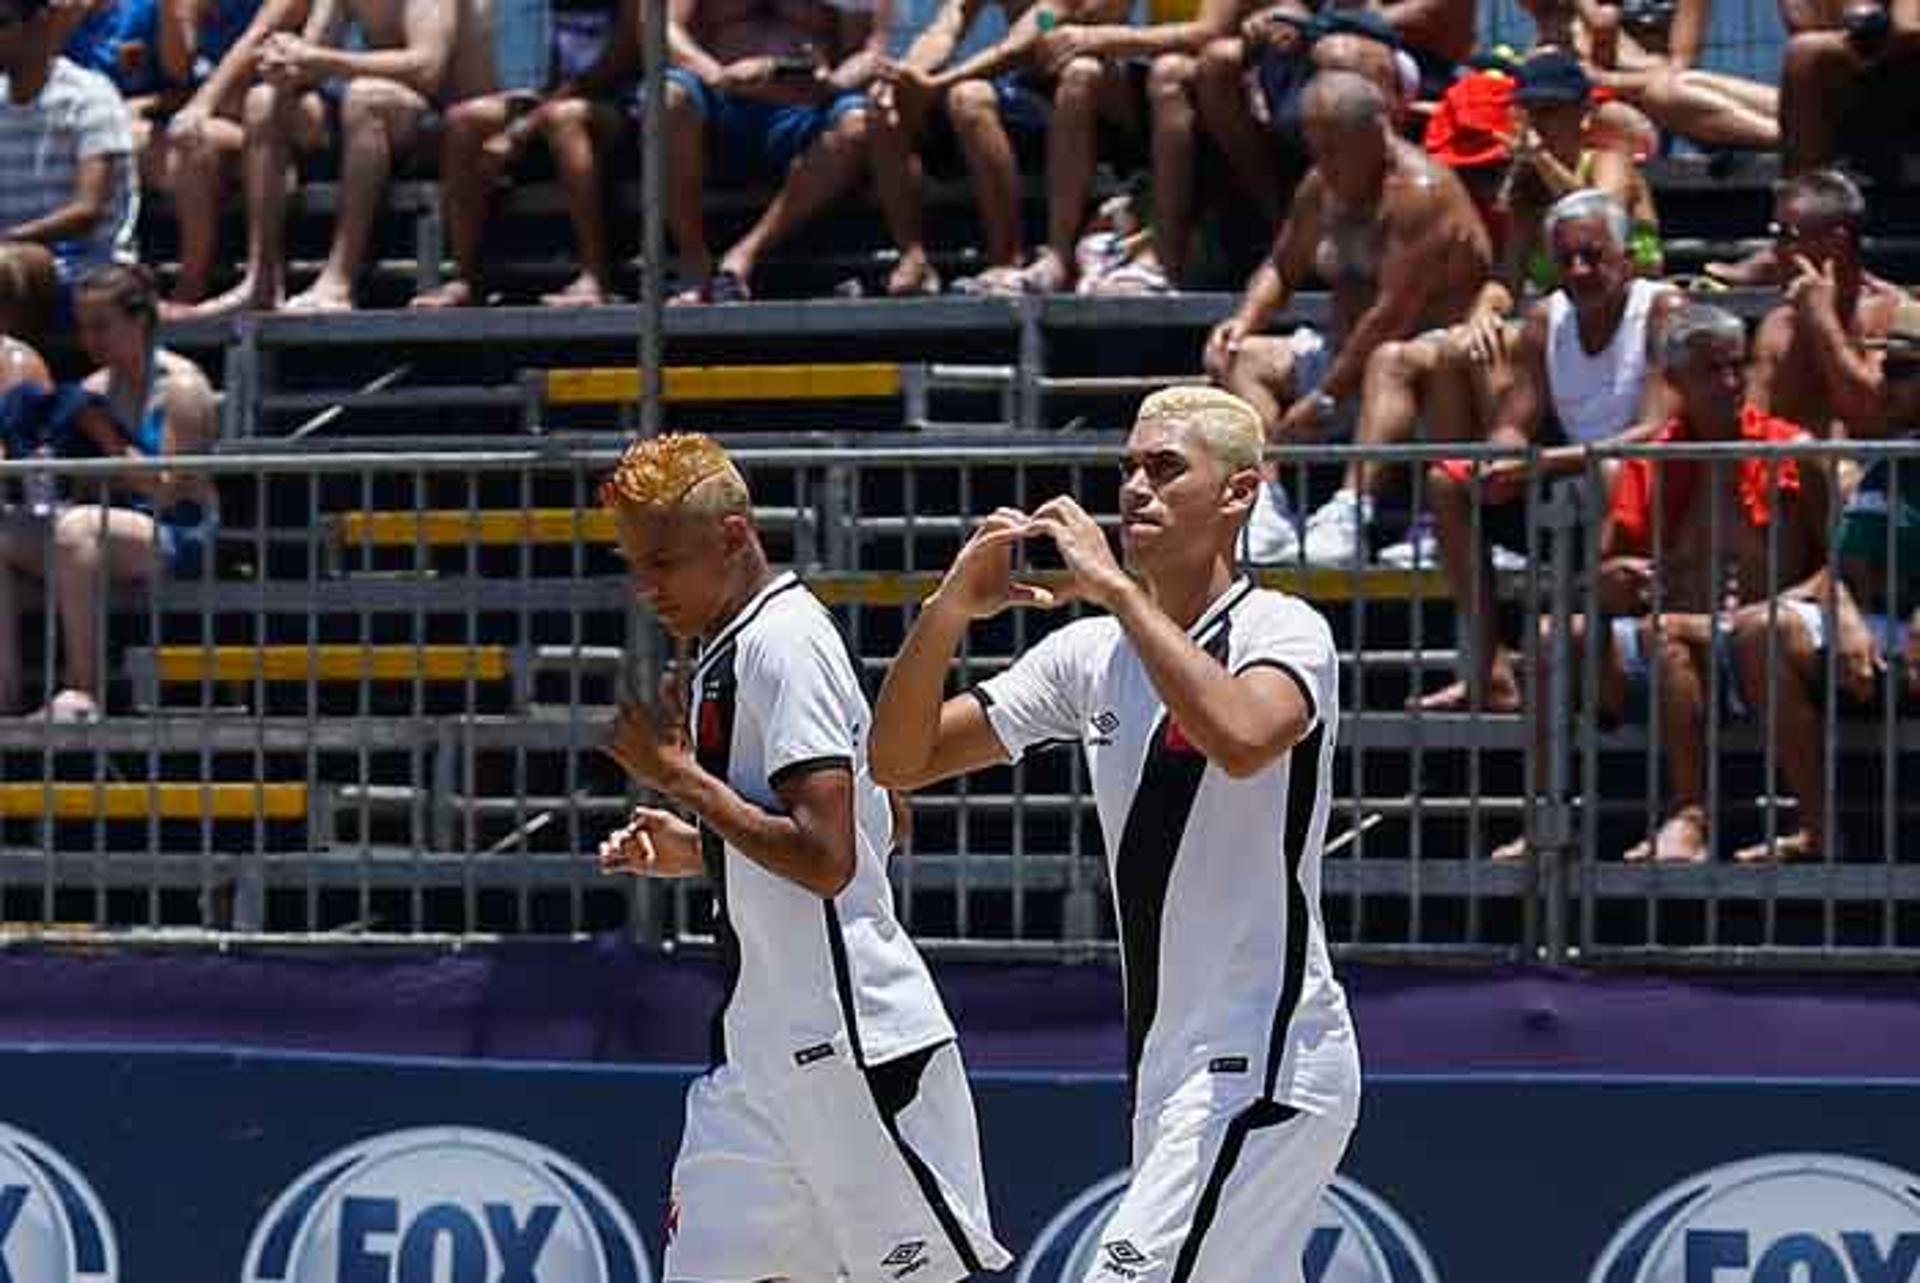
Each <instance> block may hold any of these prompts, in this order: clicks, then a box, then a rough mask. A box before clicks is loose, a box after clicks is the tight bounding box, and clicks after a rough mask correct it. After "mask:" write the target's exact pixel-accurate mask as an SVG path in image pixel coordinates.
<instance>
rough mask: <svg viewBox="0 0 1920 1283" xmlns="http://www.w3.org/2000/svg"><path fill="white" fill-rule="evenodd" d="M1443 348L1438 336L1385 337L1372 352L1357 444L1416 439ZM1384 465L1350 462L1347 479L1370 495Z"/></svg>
mask: <svg viewBox="0 0 1920 1283" xmlns="http://www.w3.org/2000/svg"><path fill="white" fill-rule="evenodd" d="M1443 357H1444V353H1443V352H1442V351H1441V344H1440V342H1439V340H1436V339H1431V338H1418V339H1408V340H1405V341H1402V342H1388V343H1382V344H1381V345H1380V346H1379V347H1377V348H1375V349H1374V351H1373V355H1372V356H1370V357H1368V358H1367V369H1366V374H1365V375H1364V376H1363V380H1362V382H1361V388H1360V419H1359V422H1358V423H1357V424H1356V425H1355V428H1354V437H1353V439H1354V444H1356V445H1367V446H1374V445H1397V444H1399V443H1401V442H1404V441H1411V440H1413V436H1414V430H1415V429H1416V428H1417V427H1418V426H1419V423H1420V409H1421V405H1422V403H1423V401H1425V400H1429V399H1431V398H1429V397H1428V396H1427V391H1428V387H1429V384H1430V382H1431V381H1432V380H1433V379H1435V377H1436V375H1437V372H1438V371H1439V368H1440V365H1441V362H1442V360H1443ZM1383 466H1384V465H1381V464H1378V463H1373V462H1370V461H1367V460H1363V459H1356V460H1354V461H1353V462H1352V463H1350V464H1348V465H1347V475H1346V479H1345V481H1344V482H1343V483H1342V484H1344V485H1345V486H1346V488H1348V489H1350V490H1352V491H1353V492H1354V493H1356V494H1362V495H1370V494H1372V493H1373V490H1374V487H1375V486H1376V485H1378V484H1379V480H1380V472H1381V470H1382V467H1383Z"/></svg>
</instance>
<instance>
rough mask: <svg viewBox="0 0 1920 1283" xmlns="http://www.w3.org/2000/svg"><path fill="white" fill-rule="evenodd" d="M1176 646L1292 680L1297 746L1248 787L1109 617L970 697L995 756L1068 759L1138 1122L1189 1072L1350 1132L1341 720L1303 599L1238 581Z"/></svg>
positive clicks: (1321, 631)
mask: <svg viewBox="0 0 1920 1283" xmlns="http://www.w3.org/2000/svg"><path fill="white" fill-rule="evenodd" d="M1188 635H1189V636H1191V637H1192V638H1193V640H1194V641H1195V642H1196V643H1197V644H1198V645H1199V646H1200V647H1201V648H1202V649H1203V650H1205V651H1206V652H1207V653H1208V654H1210V655H1212V656H1213V657H1214V658H1215V659H1217V660H1219V661H1220V662H1221V663H1222V664H1223V665H1225V666H1226V667H1227V669H1228V670H1229V671H1231V672H1234V673H1240V672H1244V671H1245V670H1247V669H1249V668H1253V667H1256V666H1259V665H1271V666H1272V667H1275V668H1278V669H1280V670H1281V671H1282V672H1284V673H1286V674H1287V675H1289V676H1290V677H1292V678H1293V680H1294V681H1295V682H1297V683H1298V684H1299V686H1300V689H1301V690H1302V691H1303V692H1304V693H1305V695H1306V697H1307V699H1308V701H1309V703H1310V704H1311V705H1312V708H1313V721H1312V725H1311V727H1310V729H1309V731H1308V733H1307V735H1306V738H1304V739H1303V740H1301V741H1300V743H1299V744H1297V745H1295V746H1294V748H1293V749H1292V750H1291V751H1289V752H1287V753H1284V754H1282V755H1281V756H1280V757H1279V758H1278V759H1277V760H1275V761H1274V762H1272V763H1271V764H1269V765H1268V766H1267V767H1266V768H1265V769H1263V770H1261V771H1259V772H1258V773H1257V774H1255V775H1253V776H1250V777H1248V778H1246V779H1239V780H1236V779H1234V778H1232V777H1231V776H1229V775H1228V774H1227V773H1226V772H1225V771H1222V770H1220V769H1219V768H1217V767H1215V766H1212V765H1211V764H1209V763H1208V762H1207V761H1206V759H1205V758H1204V757H1203V756H1202V755H1201V754H1200V752H1199V750H1198V749H1196V748H1195V747H1194V746H1193V745H1192V744H1191V743H1189V742H1188V740H1187V739H1186V737H1185V735H1184V734H1182V732H1181V730H1180V727H1179V725H1178V724H1177V723H1173V722H1171V721H1169V720H1168V718H1167V715H1166V709H1165V707H1164V705H1163V704H1162V703H1161V700H1160V696H1159V694H1158V692H1156V691H1155V690H1154V687H1153V683H1152V681H1151V680H1150V679H1149V678H1148V676H1147V671H1146V669H1145V667H1144V666H1143V665H1142V664H1141V662H1140V657H1139V655H1138V653H1137V652H1136V651H1135V650H1134V648H1133V645H1132V643H1131V642H1129V641H1128V640H1127V638H1126V636H1125V634H1124V633H1123V632H1122V630H1121V628H1120V625H1119V623H1118V622H1116V621H1115V620H1113V619H1111V618H1093V619H1083V620H1079V621H1077V622H1075V623H1072V624H1069V625H1067V626H1066V627H1064V628H1061V629H1058V630H1056V631H1055V632H1053V633H1051V634H1049V635H1048V636H1047V637H1046V638H1045V639H1044V640H1043V641H1041V642H1040V644H1039V645H1037V646H1035V647H1034V648H1033V649H1032V650H1031V651H1029V652H1028V653H1027V654H1025V655H1023V656H1022V657H1021V658H1020V659H1019V660H1018V661H1016V662H1015V663H1014V665H1013V666H1012V667H1011V668H1009V669H1008V670H1007V671H1006V672H1004V673H1001V674H1000V675H998V676H996V677H994V678H992V679H990V680H989V681H987V682H985V683H984V684H982V685H981V686H980V687H979V688H978V689H977V691H976V692H975V693H976V695H977V696H978V698H979V699H980V701H981V703H982V704H983V705H984V706H985V709H986V715H987V718H988V720H989V721H990V722H991V723H992V725H993V729H994V732H995V733H996V734H997V735H998V736H999V738H1000V741H1001V743H1002V744H1003V745H1004V746H1005V747H1006V749H1007V751H1008V753H1009V754H1010V755H1011V756H1013V757H1015V758H1018V757H1019V756H1020V755H1021V754H1022V753H1024V752H1026V751H1027V750H1028V749H1029V748H1032V747H1033V746H1035V745H1038V744H1043V743H1049V742H1059V741H1068V740H1073V741H1078V742H1079V743H1080V744H1081V745H1082V746H1083V748H1084V750H1085V752H1086V756H1087V763H1088V767H1089V772H1090V774H1091V777H1092V780H1093V791H1094V801H1095V804H1096V806H1097V807H1098V809H1099V812H1100V826H1101V830H1102V832H1103V833H1104V835H1105V838H1106V848H1107V860H1108V866H1109V868H1110V870H1111V873H1112V878H1111V880H1112V883H1113V889H1114V902H1115V911H1116V917H1117V919H1118V922H1119V927H1120V944H1121V964H1122V968H1123V979H1124V983H1125V989H1126V1016H1127V1065H1128V1070H1129V1072H1130V1074H1131V1076H1132V1078H1133V1084H1134V1099H1135V1109H1136V1116H1137V1117H1139V1116H1144V1114H1145V1113H1146V1112H1148V1111H1151V1110H1153V1109H1154V1108H1156V1107H1157V1106H1158V1105H1160V1104H1161V1103H1163V1102H1165V1101H1166V1100H1167V1099H1168V1097H1169V1096H1171V1095H1172V1094H1173V1093H1174V1092H1175V1090H1176V1089H1177V1088H1178V1087H1179V1086H1180V1085H1181V1084H1182V1083H1185V1082H1188V1081H1190V1080H1192V1079H1193V1078H1194V1077H1195V1076H1196V1075H1208V1074H1212V1075H1221V1074H1225V1075H1237V1074H1246V1075H1251V1076H1253V1077H1252V1078H1251V1079H1250V1081H1251V1083H1253V1084H1256V1085H1257V1086H1256V1088H1255V1089H1256V1090H1257V1091H1258V1093H1259V1094H1260V1095H1261V1096H1263V1097H1265V1098H1266V1099H1269V1100H1275V1101H1279V1102H1281V1103H1283V1104H1287V1105H1291V1106H1293V1107H1294V1108H1296V1109H1300V1110H1304V1111H1306V1112H1309V1113H1314V1114H1320V1115H1325V1116H1330V1117H1335V1118H1352V1117H1354V1116H1356V1114H1357V1112H1358V1105H1359V1093H1360V1081H1359V1079H1360V1069H1359V1057H1358V1052H1357V1049H1356V1045H1355V1040H1354V1034H1353V1025H1352V1022H1351V1020H1350V1019H1349V1017H1348V1014H1347V1005H1346V998H1345V995H1344V994H1343V993H1342V992H1341V989H1340V985H1339V982H1338V981H1336V980H1335V979H1334V977H1333V968H1332V964H1331V962H1330V960H1329V957H1328V952H1327V942H1326V931H1325V928H1324V927H1323V926H1322V925H1321V918H1320V858H1321V848H1322V845H1323V842H1324V840H1325V837H1326V827H1327V812H1328V808H1329V805H1330V800H1331V798H1330V790H1329V787H1328V781H1329V777H1330V775H1331V773H1332V770H1333V742H1334V732H1335V729H1336V725H1337V722H1338V718H1339V674H1338V658H1337V656H1336V654H1335V651H1334V645H1333V637H1332V634H1331V632H1330V631H1329V630H1328V628H1327V624H1326V621H1325V620H1324V619H1322V618H1321V617H1320V616H1319V615H1318V614H1317V613H1316V612H1315V611H1314V610H1313V609H1312V607H1310V606H1308V605H1307V604H1306V603H1304V602H1302V601H1299V600H1298V599H1296V598H1293V597H1288V596H1285V595H1284V594H1281V593H1276V592H1268V591H1264V590H1259V589H1255V588H1254V586H1253V585H1252V584H1251V583H1249V582H1247V581H1246V580H1238V581H1236V582H1235V583H1234V584H1233V586H1232V587H1231V588H1229V589H1228V590H1227V591H1226V592H1225V593H1223V594H1222V595H1221V596H1220V598H1219V599H1218V600H1217V601H1215V602H1214V603H1213V605H1212V606H1211V607H1210V608H1209V609H1208V610H1207V611H1206V613H1205V614H1204V615H1203V616H1202V617H1201V618H1200V620H1199V621H1198V622H1197V623H1195V624H1194V626H1193V627H1192V629H1190V630H1189V634H1188ZM1223 1086H1224V1084H1223Z"/></svg>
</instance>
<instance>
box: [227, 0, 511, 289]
mask: <svg viewBox="0 0 1920 1283" xmlns="http://www.w3.org/2000/svg"><path fill="white" fill-rule="evenodd" d="M349 24H352V25H354V26H357V27H358V28H359V30H360V33H361V35H362V36H363V37H364V38H365V47H364V48H346V47H343V46H342V44H341V42H342V40H343V39H344V38H345V36H346V34H347V28H348V26H349ZM258 66H259V70H260V76H261V80H260V82H259V83H257V84H255V85H254V86H253V87H252V88H250V89H249V90H247V96H246V101H245V105H244V108H243V112H244V116H245V122H246V123H245V128H246V155H245V159H244V169H245V186H246V199H247V262H246V268H245V273H244V275H243V276H242V278H241V280H240V283H239V284H238V285H236V286H234V287H233V288H232V289H231V290H229V291H227V292H226V293H225V294H223V295H221V296H220V297H218V298H216V299H213V300H211V301H210V302H208V303H205V304H203V305H201V306H200V307H198V308H196V309H194V311H193V313H192V314H193V315H199V316H221V315H226V314H229V313H232V312H235V311H239V310H241V309H243V308H263V309H269V310H270V309H273V308H276V307H279V306H280V305H281V303H282V300H283V298H284V296H285V290H286V213H287V194H288V183H287V171H288V166H289V165H290V164H291V163H292V162H293V159H294V156H295V153H297V152H311V151H315V150H318V149H319V148H321V147H323V146H327V145H329V144H331V143H332V142H334V141H336V140H337V141H338V142H339V144H340V211H339V214H338V216H337V218H336V220H335V223H334V231H333V240H332V244H331V246H330V247H329V249H328V252H327V261H326V265H325V266H324V267H322V268H321V270H320V275H319V277H318V279H316V280H315V281H314V282H313V284H312V285H311V286H309V287H308V289H307V290H306V291H305V292H304V293H302V294H300V295H297V296H296V297H294V298H293V299H291V300H286V305H287V308H288V310H290V311H303V312H338V311H346V310H349V309H351V308H352V307H353V302H354V287H355V284H356V282H357V278H358V276H359V274H360V268H361V265H362V263H363V261H364V260H365V257H366V252H367V245H368V242H369V240H370V238H371V237H372V234H373V225H374V220H375V218H376V217H377V216H378V214H379V212H380V202H381V200H382V198H383V197H384V196H385V194H386V187H387V180H388V178H389V177H390V176H391V175H392V172H393V166H394V163H395V161H396V160H397V159H399V157H400V156H402V155H403V154H404V153H406V152H407V151H408V150H410V149H411V148H413V147H414V146H415V145H416V144H418V143H419V142H420V141H421V140H422V138H423V137H424V136H425V135H426V134H427V133H428V132H429V131H430V130H431V129H433V128H434V127H435V125H436V124H437V120H436V112H437V111H438V109H440V108H442V107H445V106H447V105H449V104H452V103H456V102H460V101H462V100H464V99H467V98H470V97H473V96H475V95H477V94H484V93H491V92H492V91H493V89H494V87H495V85H496V83H497V74H496V71H495V66H494V22H493V7H492V0H314V4H313V8H312V11H311V12H310V13H309V14H308V16H307V21H306V26H305V30H304V32H303V33H302V34H300V35H295V34H293V33H292V32H288V31H277V32H274V33H273V34H272V35H270V36H268V37H267V38H266V40H264V41H263V42H262V43H261V45H260V52H259V56H258Z"/></svg>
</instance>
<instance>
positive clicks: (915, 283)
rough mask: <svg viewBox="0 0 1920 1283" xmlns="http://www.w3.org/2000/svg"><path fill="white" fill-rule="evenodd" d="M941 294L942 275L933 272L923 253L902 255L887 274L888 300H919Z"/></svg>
mask: <svg viewBox="0 0 1920 1283" xmlns="http://www.w3.org/2000/svg"><path fill="white" fill-rule="evenodd" d="M939 292H940V273H938V272H936V271H934V270H933V264H932V263H929V262H928V261H927V256H926V254H925V253H924V252H923V251H920V250H914V251H912V252H911V253H906V254H902V255H901V256H900V261H899V262H898V263H895V264H894V265H893V271H891V272H889V273H888V274H887V297H888V298H919V297H922V296H926V295H933V294H938V293H939Z"/></svg>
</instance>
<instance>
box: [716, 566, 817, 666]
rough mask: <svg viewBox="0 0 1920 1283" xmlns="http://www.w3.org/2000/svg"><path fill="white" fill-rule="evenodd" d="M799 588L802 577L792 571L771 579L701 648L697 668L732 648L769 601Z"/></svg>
mask: <svg viewBox="0 0 1920 1283" xmlns="http://www.w3.org/2000/svg"><path fill="white" fill-rule="evenodd" d="M799 586H800V576H798V575H796V574H794V573H793V572H792V571H791V570H783V571H781V572H780V573H779V574H777V575H775V576H774V577H773V578H772V579H769V580H768V581H767V582H766V583H765V585H763V586H762V587H761V589H760V591H759V592H757V593H755V594H754V595H753V596H751V597H749V598H747V604H746V605H744V606H742V607H741V608H740V611H739V613H738V614H736V615H734V617H733V618H732V619H731V620H730V621H728V623H727V626H726V627H725V628H722V629H721V630H720V631H719V632H717V633H715V634H714V635H713V640H712V641H710V642H708V643H707V644H706V645H704V646H702V647H701V648H700V658H699V660H698V661H697V662H696V667H699V668H703V667H705V666H706V663H707V661H708V660H710V659H712V658H713V657H714V656H715V655H718V654H719V653H720V652H721V651H723V650H725V649H726V648H727V647H728V646H731V645H732V644H733V639H734V638H736V637H738V636H739V635H740V630H741V629H743V628H745V627H746V626H747V625H748V624H750V623H752V622H753V617H754V616H755V615H758V614H759V613H760V612H761V611H762V610H764V609H765V608H766V604H767V603H768V602H769V601H771V600H773V598H775V597H777V596H778V595H780V594H781V593H783V592H786V591H787V590H788V589H791V588H798V587H799Z"/></svg>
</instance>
